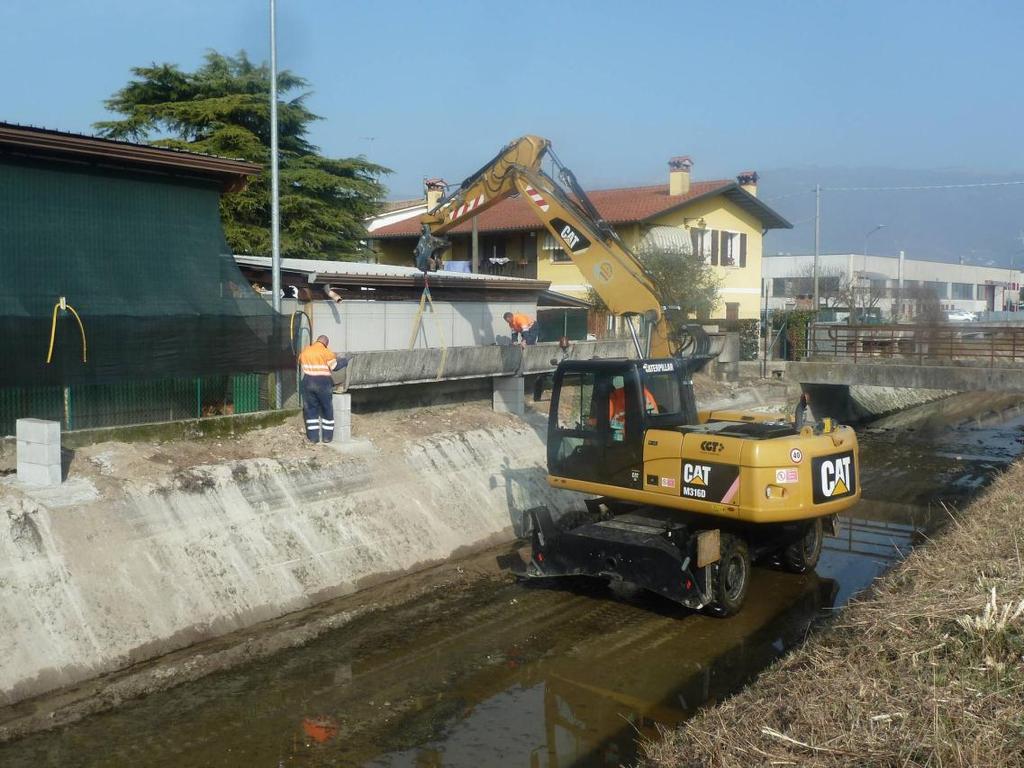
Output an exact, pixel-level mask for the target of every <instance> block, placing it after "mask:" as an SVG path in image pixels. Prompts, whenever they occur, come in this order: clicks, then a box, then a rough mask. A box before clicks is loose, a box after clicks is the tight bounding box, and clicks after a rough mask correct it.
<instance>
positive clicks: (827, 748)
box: [645, 464, 1024, 768]
mask: <svg viewBox="0 0 1024 768" xmlns="http://www.w3.org/2000/svg"><path fill="white" fill-rule="evenodd" d="M1022 552H1024V464H1017V465H1015V466H1013V467H1011V468H1010V469H1009V470H1008V471H1007V472H1006V473H1004V474H1003V475H1001V476H1000V477H999V478H998V479H997V480H996V481H995V482H994V483H993V484H992V486H991V487H990V488H989V489H988V490H987V491H986V493H985V494H984V495H983V496H982V497H981V498H979V499H978V500H977V501H976V502H975V503H974V504H972V505H971V506H970V508H969V509H968V510H966V511H965V512H964V513H963V514H962V515H957V516H956V517H952V516H951V522H950V523H949V525H948V526H947V527H946V528H945V530H944V532H943V533H942V534H940V535H939V536H937V537H936V538H935V540H934V541H932V542H929V543H928V545H926V546H922V547H919V548H918V549H916V550H915V551H914V552H913V553H912V554H911V555H910V556H909V557H908V558H907V559H906V560H905V561H904V562H903V563H902V564H901V565H899V566H898V567H896V568H895V569H894V570H893V571H891V572H890V573H889V574H887V575H886V576H885V577H883V578H882V579H880V580H879V582H878V583H877V584H876V585H875V587H874V588H873V589H872V590H871V591H870V592H869V593H868V594H867V595H866V596H865V597H864V599H862V600H861V601H858V602H855V603H853V604H851V605H850V606H849V607H848V608H846V609H845V610H844V611H843V612H842V613H840V614H839V616H838V617H837V619H836V620H835V622H834V624H832V625H830V626H829V627H827V628H826V629H824V630H823V631H821V632H820V633H819V634H817V635H816V636H814V637H812V638H811V639H810V640H809V642H807V643H806V644H805V645H804V646H803V647H801V648H800V649H798V650H796V651H795V652H794V653H792V654H790V655H789V656H787V657H786V658H784V659H782V660H781V661H780V662H778V663H777V664H776V665H775V666H774V667H772V668H770V669H769V670H767V671H765V672H764V673H763V674H762V675H761V677H760V678H759V679H758V680H757V682H755V683H754V684H753V685H751V686H750V687H749V688H747V689H746V690H745V691H743V692H741V693H740V694H738V695H737V696H735V697H733V698H732V699H729V700H727V701H726V702H724V703H723V704H721V705H720V706H717V707H714V708H712V709H708V710H706V711H705V712H703V713H702V714H700V715H699V716H697V717H695V718H694V719H692V720H690V721H689V722H688V723H686V724H685V725H683V726H682V727H680V728H679V729H678V730H675V731H670V732H667V733H665V734H664V738H663V740H661V741H657V742H650V743H648V744H647V745H646V746H645V749H646V755H647V760H646V765H647V766H648V767H649V768H655V767H656V768H667V767H668V766H673V767H675V766H715V767H716V768H733V767H736V768H739V767H740V766H743V768H746V767H747V766H761V765H764V766H769V765H772V766H783V765H799V766H840V765H842V766H854V765H855V766H946V767H947V768H948V767H952V766H1024V554H1022Z"/></svg>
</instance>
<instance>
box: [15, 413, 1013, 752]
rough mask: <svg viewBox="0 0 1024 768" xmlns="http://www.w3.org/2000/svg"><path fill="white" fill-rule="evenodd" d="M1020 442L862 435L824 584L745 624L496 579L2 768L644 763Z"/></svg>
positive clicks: (992, 427)
mask: <svg viewBox="0 0 1024 768" xmlns="http://www.w3.org/2000/svg"><path fill="white" fill-rule="evenodd" d="M979 408H983V409H984V410H985V411H986V413H985V414H982V416H981V417H979V416H978V415H977V414H978V413H979ZM1022 428H1024V418H1022V417H1021V415H1020V413H1019V411H1017V410H1016V409H1015V406H1014V404H1013V403H1010V402H1009V401H1003V400H999V401H995V400H993V399H991V398H989V399H986V400H985V401H984V402H983V403H982V402H981V401H978V400H976V399H975V400H972V399H971V398H970V397H965V398H951V399H950V400H947V401H943V402H942V403H941V404H937V405H936V406H930V407H926V408H923V409H916V410H915V411H914V412H910V413H905V414H900V415H899V416H898V417H897V418H895V419H890V420H885V421H882V422H879V423H876V424H874V425H871V426H870V427H869V428H867V429H864V430H862V431H861V435H860V441H861V447H862V468H863V472H862V475H863V478H864V480H863V491H864V498H863V500H862V502H861V503H860V504H858V505H857V507H855V508H854V509H853V510H851V512H852V513H853V514H852V516H851V517H849V518H847V519H845V520H843V521H842V525H841V527H840V530H839V532H838V534H837V535H836V536H833V537H829V538H828V539H827V540H826V545H825V552H824V554H823V557H822V561H821V563H820V564H819V566H818V569H817V573H816V574H808V575H805V576H793V575H791V574H787V573H782V572H780V571H775V570H771V569H766V568H758V569H757V571H756V574H755V578H754V580H753V582H752V584H751V591H750V595H749V597H748V602H747V605H746V606H745V607H744V609H743V611H742V612H740V614H739V615H737V616H735V617H733V618H731V619H727V620H719V619H711V618H707V617H704V616H702V615H698V614H692V613H689V612H687V611H686V610H685V609H682V608H680V607H678V606H676V605H674V604H671V603H667V602H664V601H662V600H660V599H659V598H657V597H655V596H653V595H648V594H646V593H634V592H631V591H629V590H628V589H622V588H617V589H614V590H612V589H609V588H606V587H604V586H602V585H599V584H594V583H591V582H583V583H579V584H572V583H559V584H557V585H553V586H552V587H548V586H547V585H545V584H531V585H527V586H524V585H519V584H514V583H509V582H508V581H505V580H497V581H488V580H481V581H477V582H475V583H472V584H469V585H467V586H465V587H463V588H461V589H458V590H452V591H448V592H443V593H442V592H439V593H436V594H431V595H428V596H426V597H424V598H422V599H420V600H419V601H417V602H414V603H411V604H409V605H406V606H402V607H400V608H395V609H391V610H388V611H386V612H382V613H380V614H377V615H371V616H366V617H363V618H361V619H358V620H356V621H354V622H352V623H351V624H349V625H347V626H345V627H343V628H341V629H339V630H336V631H335V632H333V633H330V634H328V635H325V636H323V637H322V638H320V639H319V640H317V641H315V642H313V643H311V644H310V645H308V646H306V647H304V648H300V649H296V650H293V651H289V652H286V653H282V654H280V655H278V656H275V657H273V658H270V659H267V660H265V661H262V662H259V663H256V664H253V665H250V666H248V667H246V668H243V669H239V670H236V671H234V672H230V673H224V674H220V675H215V676H212V677H210V678H206V679H204V680H201V681H199V682H196V683H194V684H188V685H183V686H181V687H179V688H176V689H173V690H170V691H167V692H165V693H161V694H155V695H153V696H150V697H148V698H147V699H144V700H142V701H139V702H135V703H132V704H130V705H128V706H125V707H122V708H121V709H119V710H115V711H112V712H109V713H106V714H103V715H99V716H96V717H93V718H90V719H88V720H86V721H83V722H81V723H79V724H77V725H74V726H71V727H69V728H65V729H63V730H61V731H57V732H54V733H44V734H39V735H37V736H33V737H30V738H27V739H24V740H22V741H20V742H17V743H14V744H10V745H7V746H4V747H0V765H3V766H5V768H20V767H21V766H37V765H62V766H72V765H75V766H77V765H96V766H105V767H106V766H110V767H112V768H116V767H117V766H137V765H147V766H175V767H176V768H177V767H178V766H183V765H188V766H271V767H275V766H359V765H372V766H382V767H383V766H388V767H390V766H483V765H487V766H504V765H508V766H519V767H522V768H566V766H615V765H619V764H622V763H626V764H628V763H629V762H631V761H632V760H633V758H634V757H635V755H636V740H637V736H638V734H642V735H645V736H655V735H656V726H657V725H659V724H661V725H674V724H676V723H679V722H681V721H683V720H685V719H686V718H687V717H689V716H690V715H691V714H692V713H693V712H694V711H695V709H696V708H698V707H700V706H704V705H707V704H709V703H714V702H716V701H719V700H720V699H722V698H723V697H725V696H727V695H729V694H730V693H732V692H734V691H735V690H737V689H738V688H740V687H742V686H743V685H744V684H745V683H746V682H747V681H748V680H749V679H750V678H751V677H752V676H754V675H756V674H757V673H758V672H759V671H760V670H761V669H763V668H764V667H765V666H766V665H767V664H769V663H771V661H772V660H774V659H776V658H777V657H778V656H779V655H780V654H782V653H784V652H785V651H786V650H787V649H788V648H791V647H793V645H795V644H797V643H799V642H801V641H802V640H803V638H804V637H805V635H806V632H807V630H808V627H809V625H810V624H811V622H812V621H814V619H815V618H816V617H818V616H819V615H820V614H821V612H822V611H826V610H829V609H831V608H833V607H837V606H841V605H842V604H843V603H844V602H845V601H846V600H847V599H849V597H850V595H852V594H853V593H855V592H856V591H858V590H860V589H863V588H864V587H865V586H867V585H868V584H870V582H871V580H872V579H874V578H875V577H876V576H877V575H879V574H880V573H882V572H883V571H884V570H885V569H886V568H888V567H889V566H890V565H891V564H892V563H893V562H894V561H895V560H896V559H898V558H900V557H902V556H903V555H905V554H906V553H907V551H908V550H909V549H910V547H911V546H912V545H913V544H914V543H916V542H917V541H918V540H919V539H920V537H921V535H922V534H930V533H931V532H932V531H934V529H935V528H936V527H937V526H938V525H940V524H941V523H942V522H944V521H945V520H946V519H948V515H949V514H950V512H949V510H951V509H955V508H956V507H958V506H961V505H962V504H963V503H964V502H965V501H966V500H967V499H968V498H969V497H970V496H971V495H972V494H974V493H975V492H976V491H977V489H978V488H979V487H981V486H983V485H984V483H985V482H986V481H987V478H988V477H990V476H991V474H992V472H993V471H994V470H996V469H998V467H1000V466H1002V465H1003V464H1005V463H1006V462H1007V461H1009V460H1011V459H1012V458H1013V457H1014V456H1016V455H1017V454H1018V453H1019V451H1020V447H1021V443H1020V440H1021V439H1022Z"/></svg>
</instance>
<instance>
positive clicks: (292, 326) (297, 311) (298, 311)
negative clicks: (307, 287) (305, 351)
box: [288, 308, 313, 355]
mask: <svg viewBox="0 0 1024 768" xmlns="http://www.w3.org/2000/svg"><path fill="white" fill-rule="evenodd" d="M296 315H305V316H306V322H307V323H309V340H310V341H311V342H312V341H313V318H312V317H310V315H309V313H308V312H306V311H305V310H303V309H297V308H296V309H295V310H294V311H293V312H292V317H291V320H289V321H288V337H289V338H290V339H291V344H292V354H296V355H297V354H298V352H296V351H295V316H296ZM299 333H302V325H299ZM299 340H300V341H301V338H300V339H299Z"/></svg>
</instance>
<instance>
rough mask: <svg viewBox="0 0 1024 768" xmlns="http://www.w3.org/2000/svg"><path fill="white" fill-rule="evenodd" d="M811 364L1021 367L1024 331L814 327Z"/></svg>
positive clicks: (959, 327) (977, 327)
mask: <svg viewBox="0 0 1024 768" xmlns="http://www.w3.org/2000/svg"><path fill="white" fill-rule="evenodd" d="M809 336H810V338H809V340H808V341H809V343H808V347H809V349H808V356H809V357H810V358H819V359H820V358H836V359H845V360H850V361H853V362H857V361H858V360H863V361H865V362H868V361H870V362H879V361H881V360H883V359H889V360H892V361H894V362H895V361H900V362H909V363H916V364H928V365H936V364H950V363H955V364H965V365H978V366H998V365H1012V364H1020V363H1024V328H1022V327H1017V326H995V325H991V326H989V325H978V324H975V323H965V324H963V325H938V324H937V325H813V326H811V329H810V333H809Z"/></svg>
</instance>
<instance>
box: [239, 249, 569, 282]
mask: <svg viewBox="0 0 1024 768" xmlns="http://www.w3.org/2000/svg"><path fill="white" fill-rule="evenodd" d="M235 262H236V263H237V264H239V265H241V266H247V267H256V268H259V269H270V266H271V265H270V257H269V256H245V255H236V256H235ZM281 270H282V271H284V272H299V273H303V274H305V275H306V276H307V277H308V276H311V275H314V274H315V275H316V276H317V282H330V279H331V278H332V277H336V278H339V279H340V278H353V277H366V278H374V279H380V278H392V279H408V280H414V279H417V278H420V277H421V276H422V274H423V273H422V272H420V271H419V270H418V269H416V267H400V266H395V265H392V264H367V263H365V262H358V261H328V260H326V259H281ZM430 280H431V282H443V283H445V284H447V285H453V284H456V283H465V284H467V285H469V284H472V283H492V284H493V283H505V284H508V286H509V287H510V288H511V287H524V288H526V287H530V288H535V289H539V290H543V289H544V288H547V287H548V285H550V283H549V282H548V281H546V280H528V279H525V278H521V277H506V276H505V275H487V274H477V273H469V272H431V273H430Z"/></svg>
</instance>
